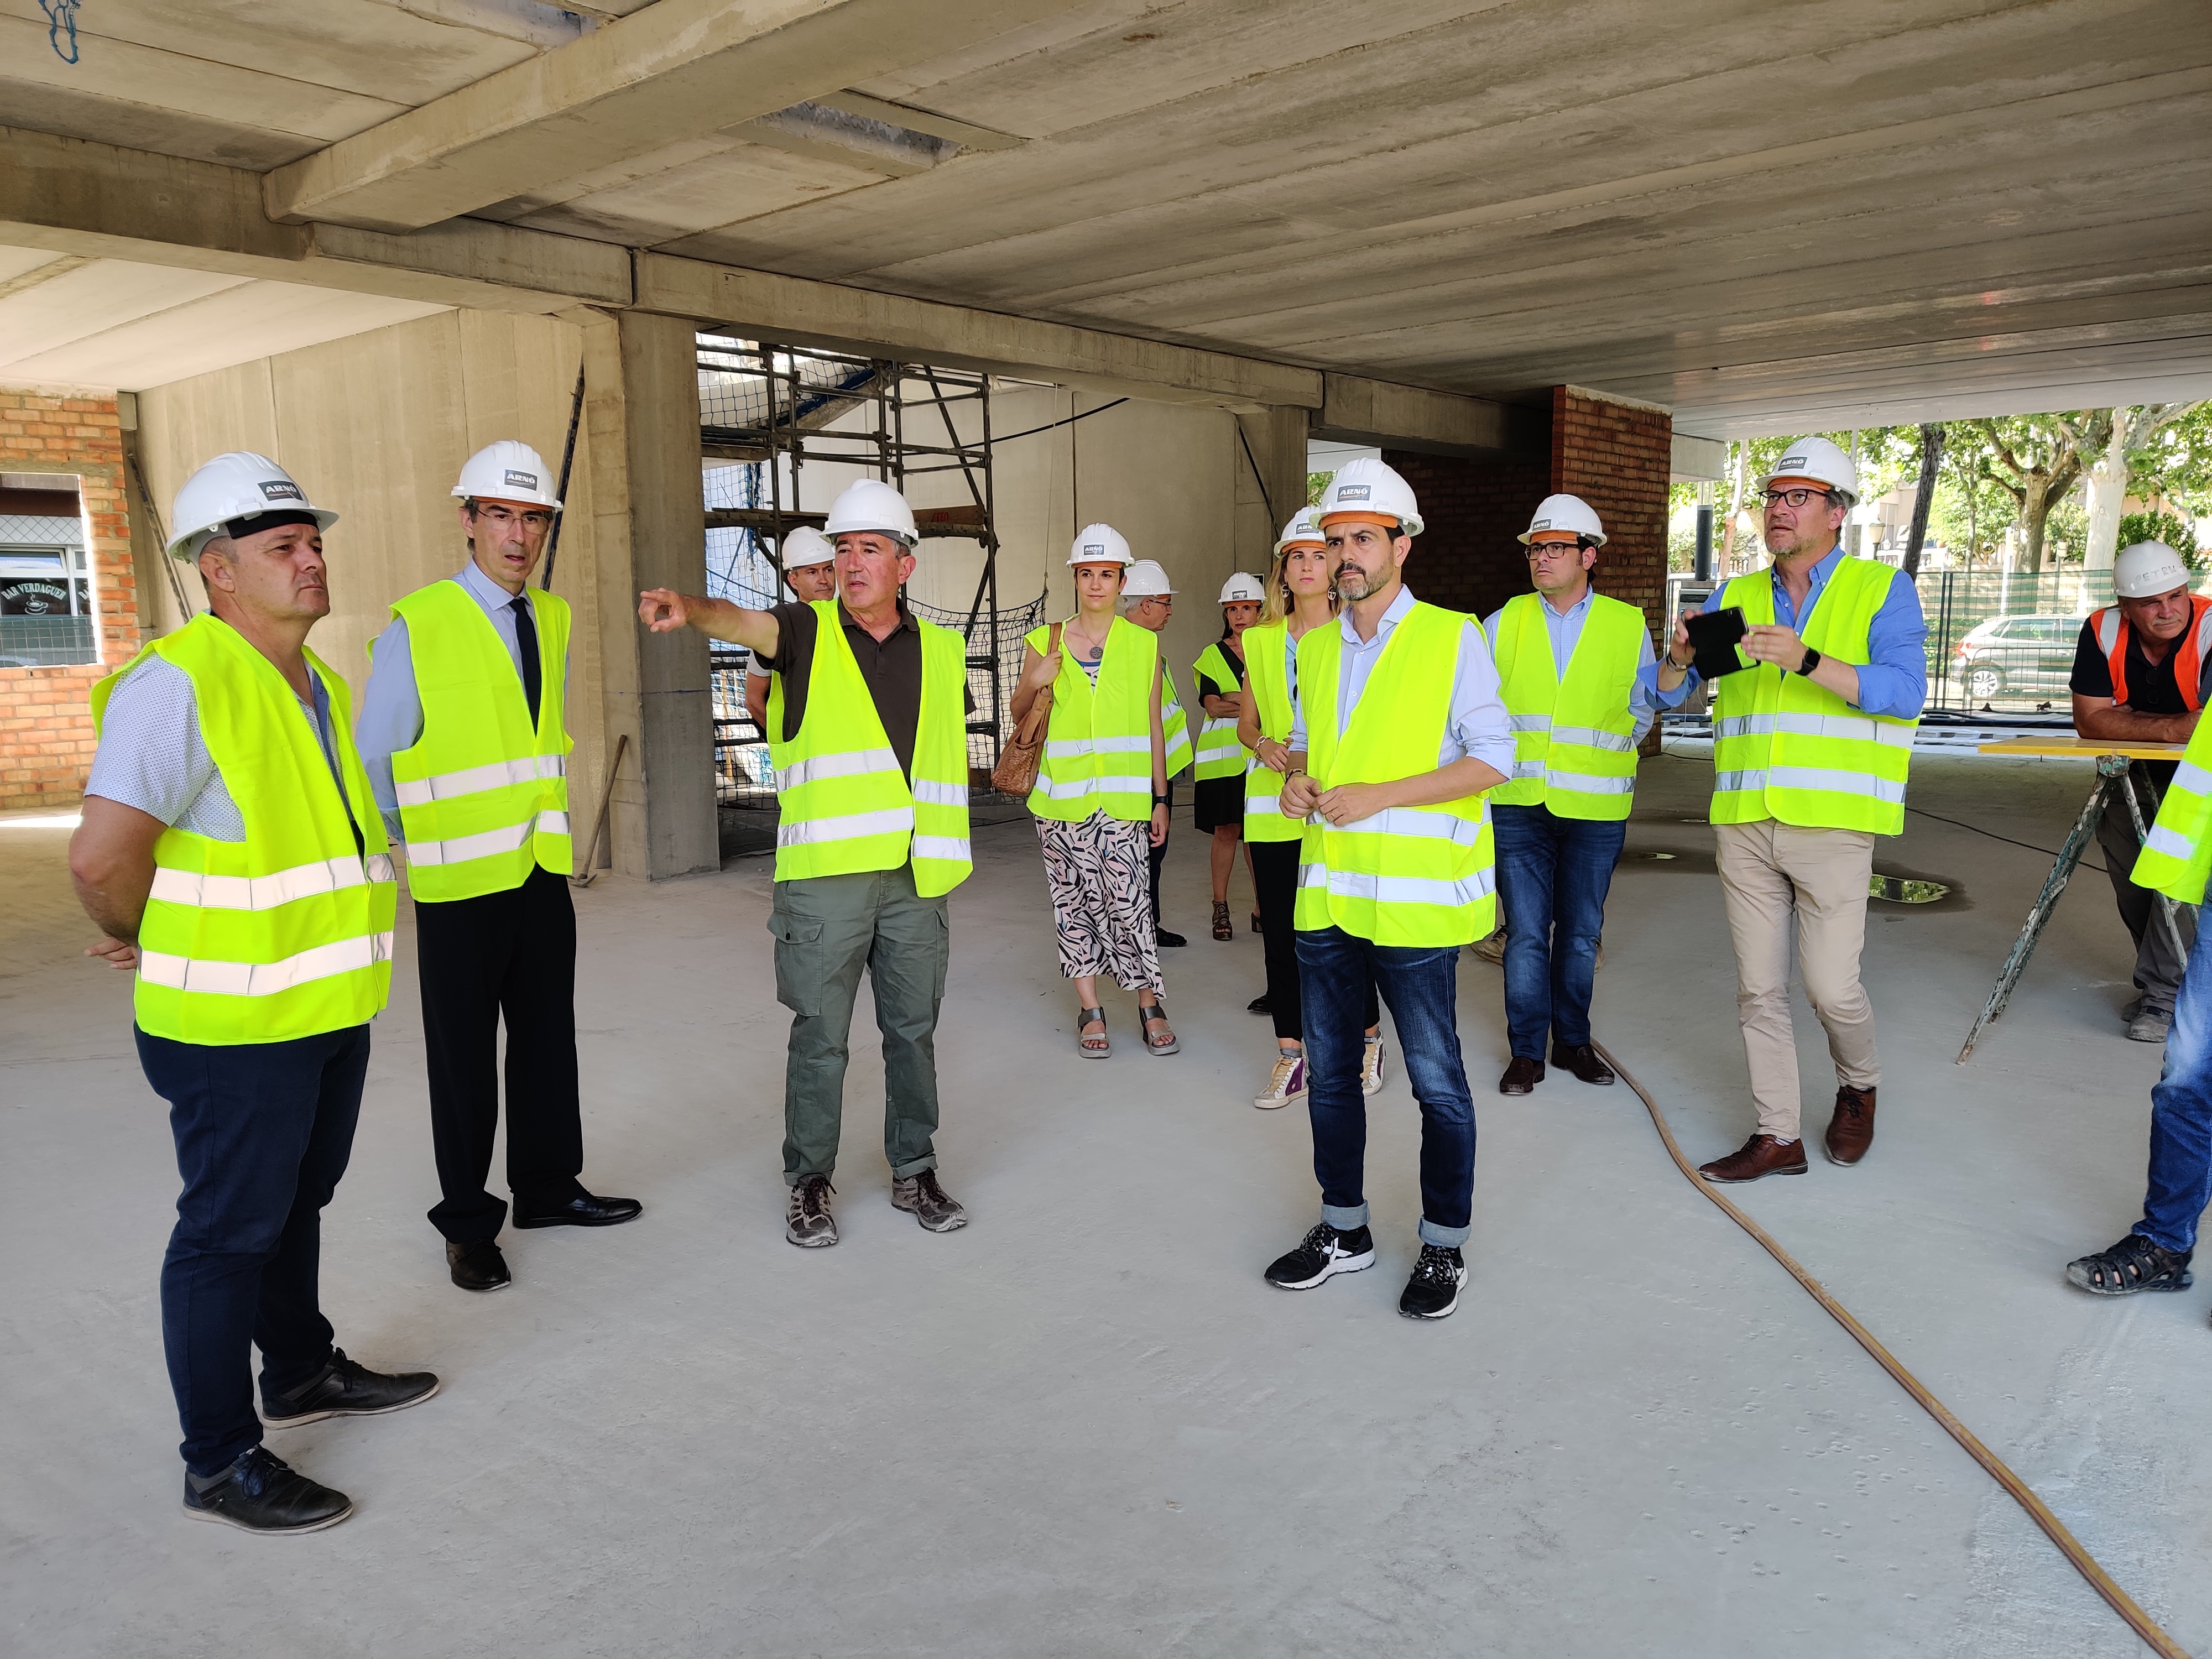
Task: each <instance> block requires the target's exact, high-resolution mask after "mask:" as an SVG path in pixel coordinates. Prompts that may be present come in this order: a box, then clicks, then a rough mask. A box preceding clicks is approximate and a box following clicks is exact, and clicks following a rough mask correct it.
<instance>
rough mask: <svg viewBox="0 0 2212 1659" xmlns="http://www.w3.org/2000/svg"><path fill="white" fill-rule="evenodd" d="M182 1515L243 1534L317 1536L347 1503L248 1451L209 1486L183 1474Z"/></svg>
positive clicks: (258, 1450) (347, 1510)
mask: <svg viewBox="0 0 2212 1659" xmlns="http://www.w3.org/2000/svg"><path fill="white" fill-rule="evenodd" d="M352 1513H353V1499H352V1498H348V1497H347V1496H346V1495H345V1494H344V1493H343V1492H332V1491H331V1489H330V1488H329V1487H328V1486H323V1485H322V1484H320V1483H319V1482H318V1481H313V1480H308V1479H307V1476H306V1475H304V1474H301V1473H300V1472H299V1471H298V1470H297V1469H295V1468H293V1467H292V1466H291V1465H290V1464H289V1463H287V1462H285V1461H284V1460H283V1458H281V1457H279V1456H277V1455H276V1453H274V1452H272V1451H270V1450H267V1449H264V1448H263V1447H260V1446H253V1447H250V1448H248V1449H246V1451H244V1452H241V1453H240V1454H239V1458H238V1461H237V1462H235V1463H233V1464H232V1465H231V1466H230V1467H229V1468H227V1469H225V1470H223V1471H222V1473H221V1474H217V1475H216V1476H215V1477H214V1478H213V1479H211V1480H201V1479H200V1477H199V1476H197V1475H196V1474H186V1475H185V1514H186V1515H189V1516H191V1517H192V1519H193V1520H195V1521H220V1522H223V1523H224V1524H225V1525H227V1526H233V1527H238V1528H243V1529H244V1530H245V1531H247V1532H320V1531H321V1530H322V1529H323V1528H325V1527H335V1526H336V1525H337V1523H338V1522H341V1521H343V1520H344V1519H345V1518H346V1516H349V1515H351V1514H352Z"/></svg>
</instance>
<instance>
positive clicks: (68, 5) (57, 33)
mask: <svg viewBox="0 0 2212 1659" xmlns="http://www.w3.org/2000/svg"><path fill="white" fill-rule="evenodd" d="M82 3H83V0H39V9H40V11H42V12H44V13H46V44H47V45H48V46H52V48H53V49H54V56H55V57H57V58H60V59H61V60H62V62H64V64H74V63H75V62H76V9H77V7H78V6H79V5H81V4H82ZM64 32H66V33H67V34H68V35H69V50H68V51H67V52H64V51H63V50H62V36H63V34H64Z"/></svg>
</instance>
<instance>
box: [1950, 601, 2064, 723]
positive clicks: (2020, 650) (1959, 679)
mask: <svg viewBox="0 0 2212 1659" xmlns="http://www.w3.org/2000/svg"><path fill="white" fill-rule="evenodd" d="M2080 640H2081V617H1990V619H1989V620H1988V621H1987V622H1984V623H1975V624H1974V626H1973V627H1972V628H1970V629H1967V630H1966V637H1965V638H1963V639H1961V640H1960V641H1959V643H1958V645H1957V647H1955V648H1954V650H1953V651H1952V653H1951V678H1952V679H1953V680H1954V681H1955V682H1956V683H1957V684H1958V685H1959V687H1960V690H1963V691H1964V692H1965V693H1966V696H1967V697H1968V698H1969V699H1971V700H1972V702H1989V701H1990V699H1991V698H1993V697H2036V698H2057V697H2063V696H2065V695H2066V682H2067V680H2068V679H2069V678H2070V677H2071V676H2072V674H2073V671H2074V648H2075V645H2076V644H2077V643H2078V642H2079V641H2080Z"/></svg>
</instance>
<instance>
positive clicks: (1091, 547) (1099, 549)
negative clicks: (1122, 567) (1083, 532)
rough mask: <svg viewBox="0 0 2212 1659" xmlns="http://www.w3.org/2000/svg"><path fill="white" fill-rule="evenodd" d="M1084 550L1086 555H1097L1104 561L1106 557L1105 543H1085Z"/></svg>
mask: <svg viewBox="0 0 2212 1659" xmlns="http://www.w3.org/2000/svg"><path fill="white" fill-rule="evenodd" d="M1083 550H1084V551H1085V553H1096V554H1097V556H1099V557H1100V558H1102V559H1103V558H1104V557H1105V556H1106V544H1105V543H1103V542H1085V543H1084V544H1083Z"/></svg>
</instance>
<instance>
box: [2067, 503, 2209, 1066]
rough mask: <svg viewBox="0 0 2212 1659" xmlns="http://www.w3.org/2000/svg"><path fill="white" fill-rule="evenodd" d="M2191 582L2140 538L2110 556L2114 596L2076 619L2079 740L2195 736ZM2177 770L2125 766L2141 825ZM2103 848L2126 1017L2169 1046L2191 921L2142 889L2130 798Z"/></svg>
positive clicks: (2101, 828) (2204, 620)
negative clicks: (2127, 979) (2169, 920)
mask: <svg viewBox="0 0 2212 1659" xmlns="http://www.w3.org/2000/svg"><path fill="white" fill-rule="evenodd" d="M2192 584H2193V579H2192V578H2191V575H2190V572H2189V567H2188V566H2187V565H2185V564H2184V563H2183V562H2182V560H2181V556H2180V555H2179V554H2178V553H2176V552H2175V551H2174V550H2172V548H2170V547H2168V546H2167V545H2166V544H2165V543H2163V542H2137V543H2136V544H2134V545H2133V546H2132V547H2125V548H2123V549H2121V550H2120V552H2119V555H2118V556H2117V557H2116V558H2114V559H2113V561H2112V592H2113V595H2114V598H2113V601H2112V604H2110V605H2106V606H2105V607H2104V608H2103V609H2101V610H2100V611H2093V612H2091V613H2090V616H2089V617H2088V620H2087V621H2086V622H2084V623H2082V624H2081V639H2080V641H2079V642H2078V643H2077V644H2076V645H2075V649H2074V672H2073V676H2072V678H2070V679H2069V681H2068V689H2069V690H2071V691H2072V692H2073V694H2074V729H2075V731H2076V732H2080V733H2081V735H2082V736H2083V737H2085V738H2111V739H2115V740H2117V741H2119V742H2124V743H2187V742H2188V741H2189V740H2190V738H2191V737H2192V736H2193V735H2195V733H2196V731H2197V715H2198V714H2200V713H2202V712H2203V708H2204V700H2205V698H2206V696H2208V695H2212V599H2205V598H2203V597H2202V596H2201V595H2199V594H2197V593H2193V592H2191V591H2190V590H2191V586H2192ZM2173 770H2174V763H2173V762H2172V761H2142V760H2139V761H2136V762H2134V763H2131V764H2130V766H2129V768H2128V770H2127V775H2126V777H2125V779H2124V781H2122V783H2121V785H2120V787H2122V788H2124V789H2128V790H2131V791H2133V792H2134V794H2135V797H2136V805H2137V809H2138V810H2139V811H2141V812H2142V821H2143V823H2144V824H2145V825H2146V826H2148V824H2149V823H2150V821H2151V820H2152V819H2153V818H2154V817H2157V816H2158V808H2159V803H2160V800H2162V799H2164V798H2165V794H2166V789H2167V787H2169V786H2170V785H2171V784H2172V782H2173ZM2097 845H2098V846H2099V847H2100V848H2103V849H2104V853H2105V869H2106V872H2108V873H2109V874H2110V875H2111V876H2112V893H2113V896H2114V897H2115V898H2116V899H2117V900H2118V902H2119V909H2120V921H2122V922H2123V923H2124V924H2125V926H2126V927H2127V930H2128V934H2129V936H2130V938H2131V939H2134V941H2135V946H2136V968H2135V987H2136V995H2135V999H2134V1000H2132V1001H2131V1002H2130V1003H2129V1004H2128V1006H2127V1007H2126V1008H2125V1009H2124V1010H2123V1011H2122V1012H2121V1016H2120V1018H2121V1019H2122V1021H2123V1022H2124V1024H2125V1026H2126V1028H2127V1034H2128V1036H2130V1037H2131V1038H2133V1039H2134V1040H2135V1041H2136V1042H2165V1041H2166V1032H2167V1030H2169V1029H2170V1028H2171V1026H2172V1024H2173V1000H2174V997H2175V996H2176V995H2177V994H2179V991H2180V989H2181V975H2182V969H2183V968H2184V966H2185V964H2186V963H2187V961H2188V953H2189V946H2190V942H2191V940H2192V939H2195V938H2196V936H2197V923H2196V919H2195V917H2194V915H2192V914H2191V912H2190V911H2188V910H2185V909H2180V908H2176V909H2175V910H2174V911H2173V912H2172V917H2173V922H2174V926H2173V927H2168V926H2167V925H2166V919H2165V918H2164V917H2163V916H2161V915H2160V914H2159V909H2160V907H2159V904H2158V901H2157V899H2156V898H2155V897H2154V896H2153V895H2152V894H2151V893H2149V892H2148V891H2147V890H2144V889H2143V888H2141V887H2138V886H2136V884H2135V881H2134V879H2133V876H2134V872H2135V865H2136V851H2137V845H2136V826H2135V817H2134V814H2132V813H2130V811H2128V807H2127V803H2126V802H2125V801H2124V800H2120V799H2113V800H2112V802H2111V803H2110V805H2107V806H2106V808H2105V814H2104V816H2103V817H2101V818H2100V819H2099V820H2098V821H2097ZM2177 933H2178V935H2179V937H2177Z"/></svg>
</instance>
